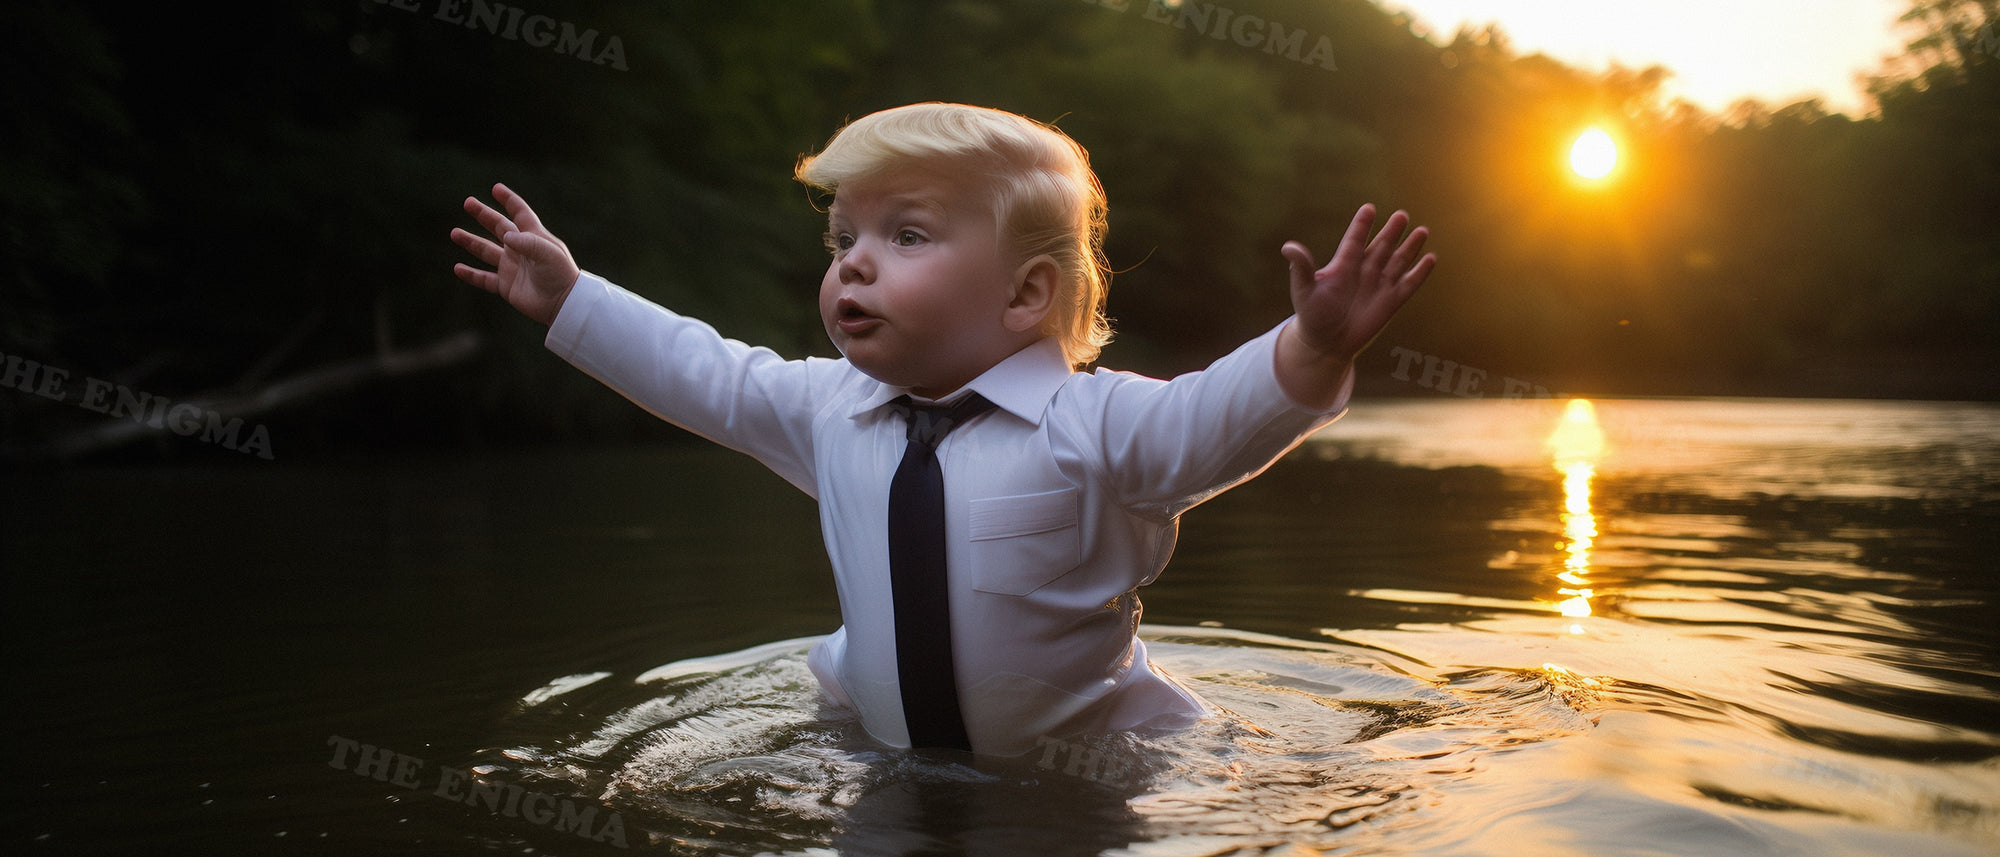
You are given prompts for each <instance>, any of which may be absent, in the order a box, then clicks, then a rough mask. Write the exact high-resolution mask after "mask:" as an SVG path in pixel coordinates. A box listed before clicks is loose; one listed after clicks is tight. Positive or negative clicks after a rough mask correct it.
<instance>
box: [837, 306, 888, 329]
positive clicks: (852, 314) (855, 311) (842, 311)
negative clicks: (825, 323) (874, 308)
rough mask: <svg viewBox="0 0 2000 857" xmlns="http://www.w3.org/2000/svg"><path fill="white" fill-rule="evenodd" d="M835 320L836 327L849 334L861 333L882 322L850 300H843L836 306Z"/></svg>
mask: <svg viewBox="0 0 2000 857" xmlns="http://www.w3.org/2000/svg"><path fill="white" fill-rule="evenodd" d="M833 319H834V324H835V325H837V326H839V328H840V329H841V330H842V331H844V332H846V333H849V334H854V333H861V332H863V331H866V330H867V329H869V328H871V327H874V326H875V325H876V324H879V323H880V322H881V321H882V320H881V319H880V318H877V317H875V316H874V315H871V314H869V312H868V311H867V310H864V309H862V308H861V305H860V304H858V303H856V302H854V301H853V300H851V299H848V298H841V299H840V303H838V304H835V305H834V308H833Z"/></svg>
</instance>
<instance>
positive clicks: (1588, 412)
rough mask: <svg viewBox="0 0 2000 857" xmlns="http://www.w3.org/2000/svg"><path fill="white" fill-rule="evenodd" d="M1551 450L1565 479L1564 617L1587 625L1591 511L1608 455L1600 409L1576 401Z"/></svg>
mask: <svg viewBox="0 0 2000 857" xmlns="http://www.w3.org/2000/svg"><path fill="white" fill-rule="evenodd" d="M1548 447H1549V451H1550V453H1551V457H1552V461H1553V463H1554V465H1555V468H1556V471H1557V472H1559V473H1561V474H1562V475H1563V511H1562V528H1563V541H1562V543H1561V545H1560V546H1561V547H1562V549H1563V564H1562V570H1561V571H1559V572H1557V573H1556V580H1557V581H1558V582H1559V583H1560V585H1559V586H1558V587H1557V589H1556V594H1557V595H1559V596H1561V597H1562V598H1563V600H1562V601H1561V603H1559V604H1557V605H1556V607H1557V610H1559V611H1560V612H1561V613H1562V615H1563V616H1565V617H1568V618H1571V619H1582V618H1585V617H1588V616H1589V615H1590V612H1591V610H1590V599H1591V597H1592V596H1593V595H1595V594H1596V593H1595V592H1594V591H1593V590H1592V589H1591V586H1590V548H1591V545H1592V544H1593V543H1594V542H1595V541H1596V539H1597V515H1596V514H1595V513H1593V512H1592V511H1591V506H1590V480H1591V479H1592V478H1593V477H1595V476H1596V475H1597V462H1598V459H1599V458H1600V457H1602V456H1603V454H1604V430H1603V429H1602V428H1600V427H1599V426H1598V425H1597V408H1596V406H1594V405H1592V404H1591V403H1590V400H1589V399H1571V400H1570V402H1569V406H1568V407H1566V408H1564V409H1563V416H1562V419H1561V420H1560V421H1558V422H1557V423H1556V429H1555V432H1554V433H1552V434H1550V435H1549V439H1548ZM1569 631H1570V633H1572V634H1581V633H1583V625H1582V624H1581V623H1571V624H1570V626H1569Z"/></svg>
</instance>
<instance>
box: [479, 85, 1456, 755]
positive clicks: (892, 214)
mask: <svg viewBox="0 0 2000 857" xmlns="http://www.w3.org/2000/svg"><path fill="white" fill-rule="evenodd" d="M796 176H797V178H798V179H799V180H800V181H801V182H804V183H805V184H807V185H808V186H811V187H813V188H816V189H819V190H822V191H826V192H830V193H831V194H832V203H831V205H830V206H829V209H828V229H827V246H828V248H829V249H830V250H831V252H832V254H833V260H832V263H831V264H829V265H828V266H827V270H826V275H825V276H824V277H823V278H822V279H821V281H820V290H819V309H820V318H821V320H822V321H823V322H824V323H825V326H826V332H827V335H828V336H829V337H831V338H832V340H833V343H834V345H835V346H837V347H838V348H839V350H840V353H841V355H842V357H841V358H840V359H821V358H812V359H805V360H786V359H783V358H781V357H779V356H778V355H777V354H775V353H772V352H771V351H769V350H766V349H762V348H753V347H750V346H747V345H744V344H742V343H740V342H736V341H733V340H729V339H725V338H723V337H722V336H721V335H719V334H718V333H717V332H716V331H715V330H714V329H712V328H710V327H709V326H708V325H706V324H703V323H701V322H699V321H696V320H694V319H690V318H686V317H683V316H680V315H676V314H675V313H673V312H671V311H668V310H666V309H663V308H661V307H659V306H657V305H654V304H652V303H650V302H648V301H646V300H644V299H643V298H640V297H638V296H636V295H634V294H632V293H631V292H627V291H625V290H623V289H620V288H619V287H617V286H615V285H613V284H611V283H610V282H609V281H607V280H605V279H603V278H602V277H599V276H597V275H594V274H591V273H587V272H583V271H580V270H579V269H578V267H577V265H576V263H575V261H574V260H572V258H571V257H570V254H569V251H568V249H567V248H566V247H565V246H564V245H563V243H562V242H561V241H560V240H558V239H557V238H556V237H555V235H554V234H553V233H551V232H550V231H549V230H548V228H546V227H545V226H543V225H542V223H541V220H540V219H539V218H537V217H536V215H535V213H534V211H533V209H531V208H529V206H528V203H527V201H526V200H524V199H522V198H521V197H520V195H518V194H516V193H514V192H513V191H511V190H509V189H508V188H507V187H505V186H504V185H495V186H494V188H493V194H494V198H495V199H496V201H498V202H499V203H500V205H501V207H502V208H504V210H505V212H506V213H505V214H502V213H501V212H500V211H496V210H495V209H493V208H491V207H489V206H487V205H486V204H484V203H482V202H480V201H478V200H476V199H471V198H468V199H467V200H466V201H465V209H466V211H467V212H469V213H470V214H472V216H473V217H474V218H476V219H477V220H478V222H479V224H480V225H481V226H482V227H484V228H485V229H486V231H487V232H489V233H491V235H492V236H493V237H492V239H490V240H489V239H487V238H484V237H481V236H478V235H474V234H471V233H469V232H467V231H465V230H463V229H454V230H452V240H453V241H454V242H455V243H457V244H458V245H459V246H461V247H463V248H464V249H465V250H466V251H467V252H469V253H471V254H472V256H473V257H475V258H476V259H477V260H479V261H480V262H482V263H484V264H485V265H486V266H487V268H490V270H489V269H487V268H478V267H473V266H470V265H465V264H460V265H458V266H457V267H456V269H455V271H456V273H457V275H458V276H459V278H460V279H463V280H465V281H466V282H468V283H470V284H472V285H475V286H478V287H480V288H482V289H485V290H487V291H490V292H493V293H495V294H498V295H500V296H501V297H503V298H505V299H506V300H507V302H508V303H509V304H511V305H513V306H514V307H515V308H516V309H518V310H520V311H521V312H522V313H524V314H526V315H527V316H528V317H529V318H532V319H534V320H536V321H539V322H542V323H544V324H547V325H549V333H548V338H547V345H548V348H549V349H550V350H552V351H554V352H555V353H557V354H558V355H561V356H562V357H563V358H564V359H566V360H568V361H569V362H570V363H572V364H574V365H575V366H576V367H577V368H579V369H582V370H583V371H584V372H587V373H589V374H590V375H591V376H593V377H595V378H597V379H598V380H599V381H602V382H603V383H605V384H607V385H609V386H610V387H612V388H613V389H615V390H617V391H618V392H620V393H622V394H623V395H625V396H626V397H627V398H629V399H631V400H632V401H633V402H635V403H637V404H638V405H640V406H641V407H644V408H646V409H647V410H649V411H651V412H652V413H654V414H655V415H657V416H659V417H661V418H662V419H665V420H668V421H670V422H672V423H674V424H676V425H679V426H681V427H683V428H685V429H687V430H689V431H692V432H694V433H696V434H699V435H701V436H703V437H706V438H709V439H710V440H714V441H716V442H717V443H721V444H723V445H724V446H727V447H729V448H731V449H735V450H738V451H741V452H744V453H747V454H749V455H751V456H753V457H755V458H756V459H757V460H758V461H761V462H763V463H764V464H765V465H766V466H768V467H770V468H771V469H772V470H773V471H775V472H777V473H778V475H780V476H782V477H784V478H785V479H786V480H788V481H790V482H791V483H792V484H793V485H796V486H798V488H799V489H800V490H802V491H805V492H806V493H807V494H809V495H811V496H812V497H814V498H815V499H816V500H817V501H818V503H819V513H820V526H821V529H822V531H823V533H824V536H825V540H826V548H827V553H828V555H829V556H830V558H831V560H832V565H833V571H834V577H835V583H836V586H837V589H838V592H839V599H840V613H841V619H842V622H843V624H842V627H841V628H840V629H839V630H837V631H835V632H834V633H833V634H831V635H829V636H827V637H826V638H825V639H823V640H822V641H820V642H819V643H818V644H817V645H815V646H814V647H813V649H812V652H811V654H810V655H809V657H808V662H809V664H810V666H811V668H812V671H813V673H814V675H816V676H817V677H818V678H819V681H820V684H821V686H822V688H823V690H824V692H825V695H826V698H827V699H828V701H830V702H831V703H832V704H835V705H838V706H841V707H844V708H849V709H851V710H853V711H854V712H855V713H856V714H857V715H858V716H859V718H860V722H861V724H862V726H863V727H864V728H865V729H866V730H867V731H868V733H869V734H870V735H872V736H873V737H874V738H876V739H877V740H880V741H882V742H883V743H885V744H888V745H892V746H896V747H944V748H957V749H960V750H971V751H974V752H977V753H981V754H993V755H1018V754H1021V753H1025V752H1027V751H1030V750H1033V749H1035V747H1036V745H1037V739H1038V738H1060V737H1064V736H1068V735H1073V734H1077V733H1081V732H1087V731H1099V730H1125V729H1172V728H1181V727H1184V726H1186V725H1188V724H1190V723H1192V722H1193V721H1194V720H1196V719H1198V718H1200V717H1202V716H1204V715H1206V714H1208V713H1210V711H1211V709H1210V707H1209V706H1208V705H1207V703H1205V702H1204V701H1203V700H1202V699H1201V698H1200V697H1198V696H1196V695H1195V694H1194V693H1193V692H1191V691H1189V690H1188V689H1187V688H1186V687H1184V686H1183V685H1181V684H1180V683H1179V682H1177V681H1175V680H1174V679H1173V678H1171V677H1170V676H1168V675H1167V674H1166V673H1165V672H1163V671H1161V670H1160V669H1159V668H1158V667H1156V666H1155V665H1153V664H1152V663H1150V662H1149V661H1148V660H1147V656H1146V646H1145V644H1144V642H1143V641H1141V640H1140V639H1139V638H1138V636H1137V630H1138V627H1139V615H1140V605H1139V598H1138V595H1137V590H1138V588H1139V587H1141V586H1144V585H1146V584H1148V583H1151V582H1152V581H1153V580H1154V579H1155V578H1156V577H1158V575H1159V573H1160V571H1161V570H1162V569H1163V568H1164V567H1165V566H1166V563H1167V558H1168V556H1169V555H1170V554H1171V553H1172V552H1173V547H1174V540H1175V537H1176V534H1177V532H1178V519H1179V517H1180V515H1181V513H1183V512H1185V511H1187V510H1188V509H1189V508H1191V507H1193V506H1194V505H1196V504H1198V503H1200V502H1202V501H1203V500H1206V499H1207V498H1209V497H1212V496H1215V494H1217V493H1218V492H1220V491H1223V490H1224V489H1227V488H1229V487H1230V486H1232V485H1235V484H1237V483H1239V482H1242V481H1243V480H1245V479H1248V478H1250V477H1251V476H1254V475H1256V474H1257V473H1259V472H1261V471H1262V470H1263V469H1264V468H1266V467H1268V466H1269V465H1270V464H1271V462H1273V461H1275V460H1276V459H1277V458H1278V457H1280V456H1282V455H1284V454H1285V453H1286V452H1287V451H1288V450H1290V449H1291V448H1292V447H1294V446H1296V445H1297V444H1298V443H1299V442H1300V441H1301V440H1302V439H1304V438H1305V437H1306V436H1307V435H1309V434H1311V433H1312V432H1313V431H1315V430H1317V429H1319V428H1320V427H1322V426H1324V425H1326V424H1327V423H1329V422H1331V421H1332V420H1333V419H1334V418H1335V417H1336V416H1338V415H1339V414H1340V412H1341V411H1342V410H1343V409H1344V408H1345V406H1346V402H1347V398H1348V394H1349V392H1350V390H1351V389H1352V386H1353V374H1354V368H1353V367H1354V358H1355V356H1356V355H1357V354H1358V353H1360V351H1361V350H1362V349H1363V348H1364V347H1365V346H1366V345H1367V344H1368V343H1369V341H1371V340H1373V339H1374V338H1375V336H1376V334H1378V333H1379V332H1380V331H1381V330H1382V328H1383V326H1384V325H1386V324H1387V323H1388V321H1389V318H1390V316H1392V315H1393V314H1394V313H1395V312H1396V310H1397V309H1398V308H1400V307H1401V306H1402V305H1403V303H1404V302H1405V301H1406V300H1408V299H1409V297H1410V295H1411V294H1412V293H1414V292H1415V291H1416V289H1417V287H1418V286H1419V285H1420V284H1421V283H1422V282H1423V281H1424V279H1425V278H1426V277H1428V276H1429V274H1430V272H1431V270H1432V269H1433V268H1434V267H1435V265H1436V257H1435V256H1432V255H1427V254H1422V249H1423V244H1424V240H1425V238H1426V235H1427V233H1426V230H1424V229H1423V228H1416V229H1413V230H1410V231H1409V233H1408V235H1407V237H1405V235H1404V230H1405V229H1406V227H1407V226H1408V222H1409V221H1408V217H1407V216H1405V215H1404V214H1403V213H1402V212H1397V213H1395V214H1393V215H1391V216H1390V217H1389V218H1388V221H1387V223H1385V224H1384V225H1383V227H1382V229H1381V231H1380V233H1379V234H1376V235H1375V236H1374V238H1373V240H1372V241H1371V240H1370V239H1369V233H1370V230H1371V229H1372V227H1373V225H1374V220H1375V210H1374V209H1373V208H1372V207H1371V206H1365V205H1364V206H1362V207H1361V209H1360V210H1359V211H1358V212H1356V214H1355V216H1354V220H1353V221H1352V222H1351V223H1350V224H1349V225H1348V228H1347V232H1346V234H1345V235H1344V236H1342V238H1341V240H1340V245H1339V247H1338V249H1336V250H1335V252H1334V254H1333V257H1332V259H1331V261H1329V262H1328V263H1327V264H1326V266H1324V267H1316V266H1315V265H1314V262H1313V257H1312V254H1311V253H1310V252H1309V251H1308V250H1307V249H1306V248H1305V247H1304V246H1303V245H1301V244H1299V243H1297V242H1288V243H1286V244H1285V245H1284V247H1283V248H1282V250H1281V252H1282V253H1283V255H1284V257H1285V259H1286V260H1287V261H1288V262H1289V263H1290V266H1291V275H1290V279H1291V298H1292V307H1293V310H1294V315H1293V316H1292V317H1291V318H1290V319H1288V320H1286V321H1285V322H1284V323H1282V324H1279V325H1278V326H1277V327H1275V328H1273V329H1272V330H1271V331H1269V332H1267V333H1265V334H1264V335H1262V336H1260V337H1257V338H1256V339H1254V340H1251V341H1250V342H1249V343H1247V344H1245V345H1243V346H1241V347H1239V348H1237V349H1236V351H1235V352H1233V353H1231V354H1229V355H1228V356H1226V357H1223V358H1222V359H1220V360H1218V361H1216V362H1215V363H1214V364H1213V365H1211V366H1209V367H1208V368H1207V369H1204V370H1202V371H1200V372H1193V373H1189V374H1187V375H1183V376H1180V377H1177V378H1174V379H1173V380H1170V381H1162V380H1157V379H1153V378H1147V377H1143V376H1139V375H1134V374H1130V373H1122V372H1112V371H1108V370H1105V369H1101V368H1100V369H1097V370H1095V371H1085V367H1086V366H1087V365H1088V364H1090V363H1091V362H1092V361H1093V360H1095V359H1096V357H1097V354H1098V350H1099V348H1100V347H1101V346H1103V345H1104V343H1105V342H1106V341H1107V340H1108V339H1109V338H1110V327H1109V324H1108V322H1107V320H1106V318H1105V315H1104V306H1105V294H1106V289H1107V285H1108V279H1109V272H1108V271H1107V268H1106V264H1105V258H1104V253H1103V240H1104V230H1105V212H1106V202H1105V197H1104V192H1103V190H1102V188H1101V186H1100V185H1099V184H1098V182H1097V178H1096V176H1095V175H1094V174H1093V173H1092V172H1091V169H1090V166H1089V161H1088V156H1087V154H1086V153H1085V152H1084V150H1083V148H1082V147H1081V146H1079V145H1078V144H1077V143H1076V142H1074V141H1073V140H1071V139H1070V138H1069V137H1068V136H1066V135H1064V134H1062V133H1061V132H1059V131H1057V130H1056V129H1054V128H1053V127H1050V126H1047V125H1043V124H1040V123H1037V122H1034V121H1032V120H1029V119H1026V118H1024V117H1021V116H1018V115H1015V114H1012V113H1007V112H1004V111H999V110H993V109H988V108H982V107H971V106H966V105H957V104H914V105H908V106H905V107H898V108H894V109H890V110H884V111H882V112H879V113H874V114H871V115H868V116H864V117H862V118H860V119H858V120H855V121H854V122H852V123H850V124H849V125H847V126H846V127H845V128H843V129H841V130H840V132H839V133H837V134H836V135H835V136H834V137H833V139H832V140H831V141H829V142H828V143H827V145H826V148H825V149H824V150H823V151H821V152H820V153H819V154H818V155H814V156H808V157H805V158H802V159H801V160H800V162H799V165H798V169H797V171H796ZM940 483H941V484H940Z"/></svg>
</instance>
